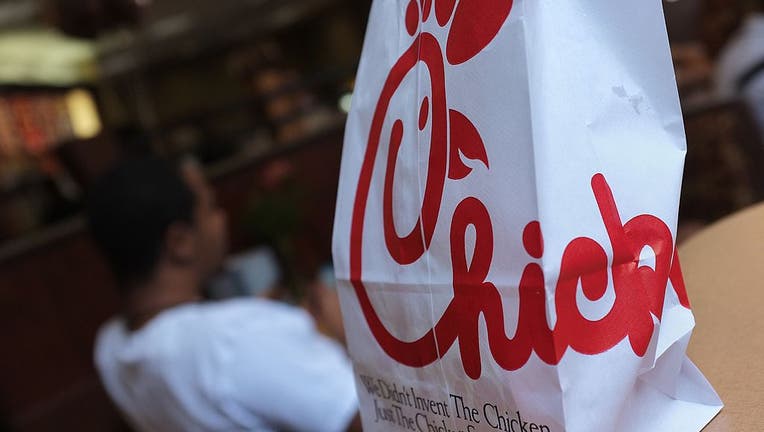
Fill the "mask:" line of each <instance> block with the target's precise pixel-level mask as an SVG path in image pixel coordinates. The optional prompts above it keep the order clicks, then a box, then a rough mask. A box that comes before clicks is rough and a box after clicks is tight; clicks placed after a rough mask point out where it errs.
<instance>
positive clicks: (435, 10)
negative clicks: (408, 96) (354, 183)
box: [349, 0, 689, 379]
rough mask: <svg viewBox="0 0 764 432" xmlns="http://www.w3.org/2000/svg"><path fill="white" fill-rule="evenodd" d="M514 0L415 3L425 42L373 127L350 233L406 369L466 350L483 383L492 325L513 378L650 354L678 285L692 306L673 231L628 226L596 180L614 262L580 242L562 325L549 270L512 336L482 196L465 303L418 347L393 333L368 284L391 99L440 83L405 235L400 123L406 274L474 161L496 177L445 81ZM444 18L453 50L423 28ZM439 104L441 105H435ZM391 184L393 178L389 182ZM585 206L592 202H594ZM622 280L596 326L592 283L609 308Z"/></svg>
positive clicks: (413, 30) (386, 216)
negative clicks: (529, 370)
mask: <svg viewBox="0 0 764 432" xmlns="http://www.w3.org/2000/svg"><path fill="white" fill-rule="evenodd" d="M511 9H512V0H461V1H459V2H457V1H456V0H420V1H416V0H411V1H410V2H409V3H408V6H407V8H406V11H405V25H406V30H407V31H408V33H409V35H411V36H412V38H413V41H412V43H411V45H410V46H409V48H408V49H407V50H406V51H405V52H404V53H403V54H402V55H401V56H400V58H399V59H398V61H397V62H396V63H395V64H394V65H393V67H392V68H391V70H390V73H389V74H388V76H387V79H386V81H385V83H384V85H383V87H382V90H381V93H380V97H379V100H378V102H377V105H376V109H375V112H374V115H373V118H372V122H371V127H370V131H369V137H368V144H367V148H366V153H365V155H364V159H363V162H362V166H361V172H360V177H359V180H358V187H357V190H356V196H355V201H354V208H353V215H352V221H351V227H350V230H351V231H350V245H349V246H350V280H351V282H352V284H353V287H354V290H355V293H356V296H357V298H358V301H359V303H360V306H361V309H362V311H363V314H364V317H365V319H366V322H367V323H368V325H369V328H370V330H371V332H372V334H373V336H374V338H375V339H376V341H377V342H378V343H379V345H380V346H381V347H382V349H383V350H384V351H385V352H386V353H387V354H388V355H389V356H390V357H391V358H393V359H394V360H395V361H397V362H399V363H402V364H405V365H408V366H411V367H424V366H426V365H429V364H431V363H433V362H435V361H437V360H438V359H439V358H441V357H442V356H443V355H445V353H446V352H447V351H449V350H450V349H451V347H452V346H453V345H454V343H455V342H456V341H457V340H458V342H459V351H460V354H461V360H462V365H463V367H464V371H465V373H466V374H467V375H468V376H469V377H471V378H473V379H477V378H479V377H480V375H481V361H480V346H479V335H478V325H479V321H480V319H481V316H482V319H483V320H485V324H486V328H487V329H488V345H489V348H490V352H491V355H492V356H493V358H494V360H495V361H496V363H497V364H498V365H499V366H500V367H502V368H504V369H506V370H516V369H519V368H521V367H522V366H524V365H525V364H526V363H527V361H528V359H529V358H530V355H531V353H532V352H535V353H536V354H537V355H538V356H539V358H540V359H541V360H542V361H544V362H546V363H548V364H557V363H559V362H560V360H561V359H562V357H563V355H564V354H565V352H566V350H567V349H568V348H572V349H573V350H575V351H577V352H579V353H582V354H588V355H595V354H599V353H602V352H605V351H607V350H609V349H611V348H612V347H614V346H615V345H617V344H618V343H619V342H621V341H623V340H624V339H625V338H628V339H629V341H630V344H631V347H632V349H633V351H634V353H635V354H636V355H638V356H644V355H645V353H646V352H647V349H648V345H649V343H650V339H651V337H652V334H653V330H654V325H655V324H654V320H653V317H655V318H657V319H658V320H660V319H661V315H662V311H663V302H664V295H665V291H666V288H667V283H668V281H669V279H670V280H671V283H672V286H673V287H674V290H675V291H676V293H677V295H678V297H679V300H680V302H681V304H682V305H684V306H685V307H687V308H689V301H688V299H687V296H686V293H685V290H684V284H683V282H682V277H681V270H680V268H679V262H678V260H677V258H676V252H675V251H674V242H673V238H672V235H671V231H670V230H669V228H668V227H667V226H666V224H665V223H664V222H663V221H661V220H660V219H658V218H657V217H655V216H651V215H639V216H636V217H634V218H633V219H631V220H629V221H627V222H626V223H623V222H622V219H621V217H620V215H619V212H618V208H617V205H616V202H615V199H614V196H613V193H612V191H611V189H610V186H609V185H608V183H607V181H606V180H605V177H604V176H603V175H601V174H596V175H594V176H593V177H592V179H591V187H592V191H593V197H594V200H592V201H591V203H592V204H594V203H596V205H597V206H598V209H599V212H600V215H601V217H602V221H603V224H604V226H605V228H606V231H607V233H608V236H609V239H610V243H611V247H612V249H613V259H612V262H611V263H609V262H608V261H609V259H608V255H607V254H606V252H605V249H604V248H603V247H602V246H601V245H599V244H598V243H597V242H596V241H595V240H592V239H590V238H585V237H581V238H577V239H574V240H572V241H571V242H570V243H569V245H568V246H567V248H566V249H565V251H564V253H563V256H562V261H561V263H560V274H559V278H558V280H557V281H556V288H555V295H554V301H555V311H556V316H557V319H556V323H555V325H554V326H553V327H550V325H549V323H548V321H547V318H546V303H547V298H546V290H545V286H546V282H545V277H544V273H543V271H542V269H541V267H540V266H539V265H538V264H537V263H535V262H532V263H530V264H528V265H526V267H525V270H524V272H523V274H522V277H521V280H520V281H519V283H518V287H519V301H520V308H519V312H518V315H517V320H518V325H517V331H516V332H515V335H514V336H513V337H511V338H510V337H508V336H507V334H506V331H505V326H504V319H505V316H504V310H503V306H502V302H501V297H500V294H499V292H498V290H497V289H496V287H495V286H494V284H493V283H492V282H490V281H488V280H486V279H487V276H488V273H489V270H490V268H491V265H492V262H493V259H494V256H493V246H494V235H493V227H492V222H491V217H490V214H489V212H488V210H487V208H486V206H485V205H484V204H483V203H482V202H481V201H480V200H479V199H477V198H475V197H466V198H464V199H463V200H462V201H461V202H460V203H459V204H458V205H457V206H456V209H455V211H454V214H453V216H452V219H451V228H450V247H451V263H452V268H453V290H454V297H453V299H452V300H451V302H450V304H449V305H448V307H447V308H446V310H445V311H444V313H443V315H442V316H441V318H440V319H439V320H438V321H437V323H435V325H434V326H433V328H432V329H430V330H429V331H427V332H426V333H425V334H424V335H422V336H421V337H420V338H418V339H416V340H413V341H404V340H400V339H398V338H397V337H395V336H394V335H392V334H391V333H390V331H389V330H388V329H387V327H386V326H385V323H384V321H383V317H380V316H379V314H378V313H377V311H376V310H375V309H374V306H373V304H372V303H371V301H370V298H369V295H368V292H367V289H366V287H365V285H364V282H363V242H364V235H363V232H364V223H365V221H366V209H367V204H368V199H369V191H370V188H371V184H372V178H373V174H374V166H375V161H376V160H377V158H378V157H379V156H380V155H379V153H380V151H379V149H380V142H381V140H382V138H383V137H382V132H383V126H384V124H385V122H386V119H387V117H388V115H389V113H390V107H391V100H392V98H393V96H394V95H395V94H396V92H397V91H398V90H399V89H400V88H401V85H402V82H403V80H404V78H405V77H406V76H407V75H408V74H409V73H411V72H412V71H416V70H418V68H419V66H420V63H421V64H422V65H423V66H424V67H426V71H427V73H428V74H429V77H430V80H429V82H430V86H431V88H430V93H429V95H430V97H429V98H428V97H427V96H425V97H423V98H422V100H421V102H420V101H418V103H419V116H418V124H417V125H416V126H415V127H418V129H419V131H425V129H426V127H427V125H428V124H429V126H430V134H429V140H430V150H429V156H428V161H427V164H428V169H427V178H426V181H425V186H424V195H423V199H422V204H421V209H420V212H419V218H418V220H417V222H416V224H415V225H414V228H413V229H412V230H411V231H410V232H407V233H403V234H400V233H398V232H397V230H396V227H395V225H394V223H393V220H394V211H395V209H394V206H393V184H394V179H395V175H396V163H397V162H396V161H397V160H398V153H399V151H400V147H401V143H402V140H403V136H404V127H405V126H404V122H403V121H402V120H401V119H396V120H394V121H393V122H392V128H391V131H390V136H389V137H388V140H389V141H388V142H389V146H388V151H387V159H386V164H385V172H384V185H383V202H382V209H383V214H382V218H383V224H382V229H383V231H384V238H385V246H386V249H387V252H388V253H389V254H390V257H391V258H392V259H393V260H394V261H395V262H396V263H397V265H400V266H407V265H411V264H413V263H415V262H417V261H419V260H420V259H422V257H423V256H424V255H425V253H426V252H427V251H428V249H429V248H430V245H431V242H432V238H433V234H434V232H435V227H436V226H437V224H438V219H439V217H440V216H441V215H440V213H441V203H442V201H443V192H444V189H445V185H446V182H447V181H451V182H458V181H460V180H462V179H464V178H466V177H467V176H469V175H470V173H471V171H472V169H471V168H470V167H468V166H467V165H466V164H464V162H463V161H462V158H461V155H463V156H464V157H466V158H467V159H472V160H477V161H480V162H482V163H483V164H484V165H485V166H486V168H487V169H490V164H489V160H488V155H487V152H486V148H485V145H484V142H483V140H482V138H481V135H480V133H479V132H478V130H477V129H476V128H475V126H474V125H473V123H472V122H471V121H470V119H469V118H468V116H467V115H465V114H463V113H461V112H459V111H456V110H454V109H449V107H448V101H447V96H448V95H447V92H446V82H445V62H446V61H448V63H449V64H450V65H452V66H456V65H459V64H462V63H465V62H467V61H469V60H470V59H472V58H474V57H475V56H477V55H478V54H479V53H480V52H481V51H482V50H483V49H484V48H485V47H486V46H487V45H488V44H490V43H491V41H492V40H493V39H494V38H495V36H496V35H497V34H498V33H499V31H500V30H501V28H502V26H503V25H504V23H505V21H506V20H507V18H508V17H509V15H510V11H511ZM430 19H434V20H435V21H436V22H437V24H438V25H439V26H440V27H442V28H446V27H447V28H448V37H447V42H446V46H445V55H444V50H443V47H442V46H441V44H440V42H439V41H438V39H437V38H436V37H435V36H434V35H433V34H431V33H429V32H426V31H423V30H422V26H421V25H420V23H425V22H428V20H430ZM430 99H431V100H430ZM380 175H381V174H380ZM582 204H587V203H586V202H583V203H582ZM469 226H473V227H474V230H475V245H474V252H473V254H472V259H471V260H470V261H468V259H467V251H466V247H467V245H466V242H465V234H466V231H467V229H468V227H469ZM522 238H523V245H524V248H525V250H526V252H527V253H528V255H529V256H530V257H532V258H536V259H538V258H541V257H542V256H543V253H544V246H543V238H542V233H541V226H540V224H539V223H538V222H537V221H532V222H530V223H528V225H527V226H526V228H525V230H524V232H523V236H522ZM646 246H649V248H650V250H652V251H653V252H654V255H655V264H654V266H653V267H650V266H647V265H641V264H640V254H641V252H642V250H643V248H645V247H646ZM608 272H611V274H612V280H613V286H614V290H615V294H616V300H615V303H614V305H613V307H612V309H611V311H610V312H609V313H608V314H607V315H606V316H605V317H603V318H602V319H600V320H598V321H591V320H588V319H587V318H586V317H584V316H583V315H582V314H581V312H580V310H579V308H578V306H577V303H576V290H577V289H578V288H577V287H578V285H579V283H580V285H581V287H582V289H583V293H584V295H585V296H586V297H587V298H588V299H589V300H592V301H595V300H598V299H601V298H602V297H603V296H604V295H605V291H606V290H607V287H608V279H609V278H608Z"/></svg>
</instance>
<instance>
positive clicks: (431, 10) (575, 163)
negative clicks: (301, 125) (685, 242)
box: [334, 0, 721, 432]
mask: <svg viewBox="0 0 764 432" xmlns="http://www.w3.org/2000/svg"><path fill="white" fill-rule="evenodd" d="M684 154H685V138H684V130H683V126H682V117H681V111H680V107H679V101H678V97H677V91H676V84H675V81H674V75H673V69H672V64H671V58H670V53H669V47H668V42H667V38H666V30H665V25H664V21H663V15H662V11H661V3H660V2H659V1H658V0H649V1H646V2H635V1H627V0H611V1H601V0H596V1H595V0H577V1H562V2H561V1H551V0H515V1H514V2H513V1H512V0H459V1H457V0H418V1H417V0H376V1H375V2H374V4H373V6H372V11H371V18H370V21H369V26H368V31H367V36H366V41H365V45H364V50H363V57H362V59H361V64H360V67H359V71H358V77H357V84H356V91H355V93H354V95H353V101H352V110H351V113H350V117H349V119H348V123H347V131H346V136H345V148H344V152H343V162H342V172H341V179H340V187H339V195H338V203H337V214H336V221H335V231H334V257H335V266H336V273H337V280H338V283H339V290H340V296H341V300H342V310H343V316H344V319H345V327H346V333H347V340H348V345H349V349H350V353H351V356H352V358H353V361H354V364H355V372H356V378H357V386H358V394H359V397H360V403H361V407H360V409H361V413H362V416H363V423H364V430H366V431H421V432H425V431H426V432H450V431H493V430H498V431H505V432H526V431H547V432H561V431H582V432H591V431H619V432H620V431H635V432H636V431H640V432H641V431H698V430H700V429H701V428H702V427H703V426H704V425H705V424H707V423H708V421H709V420H710V419H711V418H712V417H713V416H714V415H715V414H716V413H717V412H718V411H719V410H720V409H721V402H720V401H719V399H718V397H717V395H716V394H715V393H714V391H713V389H712V388H711V387H710V385H709V384H708V383H707V381H706V380H705V379H704V378H703V376H702V375H701V374H700V373H699V372H698V370H697V369H696V368H695V367H694V366H693V364H692V363H691V362H690V361H689V360H688V359H687V358H686V356H685V348H686V346H687V343H688V340H689V337H690V334H691V331H692V328H693V326H694V320H693V316H692V312H691V310H690V308H689V301H688V299H687V296H686V294H685V289H684V285H683V282H682V276H681V270H680V268H679V262H678V260H677V259H676V253H675V246H674V234H675V232H676V230H675V228H676V219H677V206H678V201H679V192H680V184H681V173H682V165H683V161H684Z"/></svg>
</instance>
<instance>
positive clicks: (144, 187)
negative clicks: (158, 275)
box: [88, 158, 195, 287]
mask: <svg viewBox="0 0 764 432" xmlns="http://www.w3.org/2000/svg"><path fill="white" fill-rule="evenodd" d="M194 205H195V196H194V194H193V192H192V191H191V190H190V189H189V187H188V185H186V183H185V182H184V181H183V179H182V178H181V176H180V173H179V171H178V168H177V167H176V166H174V165H173V164H171V163H169V162H166V161H163V160H161V159H157V158H143V159H132V160H128V161H124V162H121V163H119V164H118V165H117V166H116V167H114V168H113V169H112V170H110V171H109V172H108V173H106V174H105V175H104V176H103V177H101V178H100V179H99V180H98V181H97V182H96V184H95V185H94V186H93V188H92V190H91V191H90V195H89V197H88V221H89V223H90V230H91V232H92V234H93V238H94V239H95V241H96V243H97V244H98V246H99V247H100V249H101V251H102V252H103V254H104V255H105V256H106V258H107V260H108V261H109V263H110V264H111V267H112V270H113V271H114V273H115V276H116V277H117V279H118V281H119V282H120V283H121V284H122V285H123V287H124V285H127V284H128V283H136V282H142V281H144V280H146V279H147V278H149V277H150V276H151V275H152V273H153V272H154V270H155V268H156V265H157V262H158V260H159V257H160V255H161V253H162V249H163V248H164V240H165V235H166V233H167V230H168V228H169V227H170V225H172V224H173V223H174V222H179V221H183V222H191V221H192V219H193V212H194Z"/></svg>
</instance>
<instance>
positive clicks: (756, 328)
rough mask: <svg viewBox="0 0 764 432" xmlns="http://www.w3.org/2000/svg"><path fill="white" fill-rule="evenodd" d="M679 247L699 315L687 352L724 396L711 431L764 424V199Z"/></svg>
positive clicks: (726, 431)
mask: <svg viewBox="0 0 764 432" xmlns="http://www.w3.org/2000/svg"><path fill="white" fill-rule="evenodd" d="M679 253H680V258H681V260H682V268H683V270H684V276H685V281H686V283H687V290H688V294H689V296H690V301H691V302H692V306H693V311H694V313H695V319H696V322H697V325H696V327H695V331H694V333H693V336H692V341H691V342H690V347H689V349H688V353H689V355H690V358H691V359H692V360H693V361H694V362H695V363H696V364H697V366H698V367H699V368H700V370H701V371H702V372H703V373H704V374H705V375H706V377H707V378H708V380H709V381H711V384H713V386H714V388H715V389H716V391H717V392H718V393H719V396H721V398H722V401H723V402H724V404H725V407H724V409H722V412H721V413H720V414H719V415H718V416H717V417H716V419H714V421H713V422H711V424H710V425H709V426H708V427H707V428H706V429H705V431H707V432H737V431H764V363H763V362H762V358H763V357H764V334H763V333H762V332H764V204H759V205H758V206H754V207H752V208H749V209H747V210H744V211H742V212H740V213H737V214H735V215H733V216H730V217H728V218H726V219H724V220H722V221H720V222H718V223H716V224H714V225H712V226H711V227H710V228H707V229H706V230H704V231H702V232H700V233H699V234H697V235H696V236H695V237H692V238H691V239H689V240H688V241H687V242H686V243H685V244H684V245H682V246H681V247H680V248H679Z"/></svg>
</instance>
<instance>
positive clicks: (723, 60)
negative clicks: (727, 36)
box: [716, 14, 764, 128]
mask: <svg viewBox="0 0 764 432" xmlns="http://www.w3.org/2000/svg"><path fill="white" fill-rule="evenodd" d="M762 61H764V15H763V14H753V15H751V16H749V17H748V18H746V21H745V23H744V24H743V26H742V27H741V28H740V30H739V31H738V32H737V34H735V36H734V37H733V38H732V39H731V40H730V42H729V43H727V45H726V46H725V47H724V50H723V51H722V53H721V54H720V56H719V60H718V62H717V67H716V92H717V95H718V96H720V97H721V98H723V99H727V98H732V97H735V96H742V97H743V98H744V99H745V100H746V101H747V102H748V104H749V105H750V106H751V108H753V110H754V114H755V116H756V118H757V121H758V123H759V125H760V126H761V127H762V128H764V70H760V71H758V72H757V73H755V74H754V75H752V76H750V77H748V79H747V80H746V82H745V83H743V84H744V87H743V88H739V85H740V84H741V81H740V80H741V79H743V77H744V76H745V75H746V74H749V73H751V72H756V71H755V70H754V69H756V67H757V66H759V65H761V62H762Z"/></svg>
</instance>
